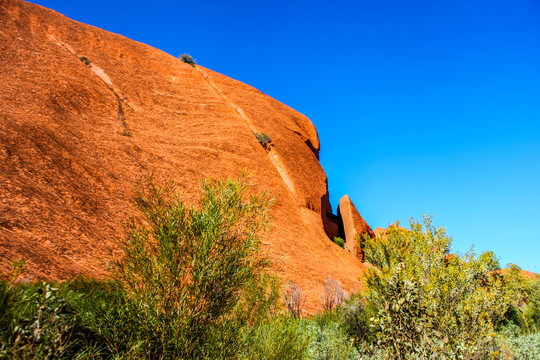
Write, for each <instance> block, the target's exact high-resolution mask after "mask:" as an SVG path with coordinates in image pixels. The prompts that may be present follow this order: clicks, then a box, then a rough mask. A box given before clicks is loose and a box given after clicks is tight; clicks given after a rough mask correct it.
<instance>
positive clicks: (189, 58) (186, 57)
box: [178, 54, 197, 67]
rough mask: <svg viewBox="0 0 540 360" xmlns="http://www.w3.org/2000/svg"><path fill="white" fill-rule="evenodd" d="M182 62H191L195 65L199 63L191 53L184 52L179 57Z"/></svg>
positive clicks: (190, 63)
mask: <svg viewBox="0 0 540 360" xmlns="http://www.w3.org/2000/svg"><path fill="white" fill-rule="evenodd" d="M178 58H179V59H180V60H181V61H182V62H185V63H186V64H189V65H191V66H193V67H195V66H196V65H197V61H196V60H195V59H194V58H193V57H192V56H191V55H189V54H182V55H180V56H179V57H178Z"/></svg>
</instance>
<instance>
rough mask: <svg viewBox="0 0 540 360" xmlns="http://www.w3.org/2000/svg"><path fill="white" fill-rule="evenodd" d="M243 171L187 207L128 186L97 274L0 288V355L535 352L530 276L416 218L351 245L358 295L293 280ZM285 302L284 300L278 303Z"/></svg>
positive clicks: (265, 203) (538, 285)
mask: <svg viewBox="0 0 540 360" xmlns="http://www.w3.org/2000/svg"><path fill="white" fill-rule="evenodd" d="M248 190H249V185H248V178H247V177H245V176H242V177H241V178H240V179H238V180H206V181H203V182H202V184H201V196H200V200H199V202H198V203H197V204H196V205H195V206H187V205H186V204H185V203H184V202H183V201H182V198H181V197H180V196H179V194H178V192H177V190H176V189H175V187H174V186H173V184H172V183H169V184H168V185H166V186H159V185H156V184H154V182H153V181H152V180H151V179H150V180H149V181H147V182H146V183H145V184H144V185H142V186H140V187H139V191H138V192H137V194H136V197H135V199H136V204H137V206H138V208H139V210H140V212H141V216H140V217H134V218H132V219H131V220H130V221H129V223H128V224H127V226H126V236H125V237H124V239H123V240H122V249H123V252H124V256H123V257H122V258H121V259H120V260H118V261H116V262H115V264H114V267H113V269H114V270H113V273H112V276H111V277H110V278H109V279H108V280H99V281H98V280H92V279H75V280H72V281H67V282H64V283H52V282H49V283H45V282H36V283H24V282H22V281H20V280H21V277H22V275H23V274H24V263H23V262H19V263H15V264H14V267H13V272H12V274H11V277H10V279H9V280H8V281H2V282H0V359H3V358H6V359H34V358H36V359H88V358H92V359H260V360H263V359H321V360H323V359H373V360H375V359H458V358H464V359H488V358H489V359H538V358H540V336H539V335H540V333H539V332H538V329H539V324H540V323H539V317H540V312H539V310H538V301H540V297H539V294H540V293H539V292H540V280H539V279H538V278H532V277H526V276H524V275H523V274H522V272H521V270H520V269H519V268H518V267H516V266H511V267H510V268H509V269H507V270H505V271H500V269H499V265H498V262H497V260H496V258H495V257H494V255H493V254H492V253H491V252H486V253H483V254H481V255H480V256H476V255H475V253H474V251H473V250H472V249H471V250H470V251H469V252H467V253H466V254H464V255H460V254H452V255H450V249H451V239H450V238H449V237H448V236H447V234H446V232H445V231H444V229H442V228H438V227H434V226H432V220H431V218H429V217H426V218H425V219H424V223H423V224H420V223H417V222H414V221H411V223H410V225H411V230H403V229H402V228H400V227H399V226H398V224H396V226H391V227H390V228H389V229H388V230H387V231H386V234H385V235H384V236H379V237H377V238H376V239H369V238H366V239H364V240H363V246H364V251H365V254H366V259H367V260H368V261H370V262H371V263H372V264H374V265H377V267H378V269H372V270H369V271H368V273H367V275H366V277H365V279H364V282H365V289H364V290H363V291H361V292H359V293H356V294H352V295H351V296H350V297H349V298H348V299H346V294H345V292H344V290H343V289H342V287H341V284H340V283H339V281H337V280H335V279H332V278H327V279H326V281H325V282H324V284H321V288H322V291H321V303H322V304H323V309H322V310H321V311H320V312H319V313H316V314H313V315H309V316H307V315H306V314H305V313H304V311H303V308H302V307H303V294H302V289H301V288H300V287H299V286H298V284H296V283H294V282H289V283H288V285H287V287H286V288H285V290H284V294H283V295H284V299H285V304H282V303H281V301H280V298H281V294H280V289H281V288H282V284H281V283H280V282H279V281H278V279H277V278H276V277H275V276H272V275H270V274H269V272H268V269H269V268H270V266H271V264H270V262H269V260H268V258H267V257H266V254H265V253H263V252H262V250H261V247H260V245H261V237H262V236H264V234H265V231H266V229H267V225H268V220H269V218H268V209H269V206H270V205H271V203H272V202H271V201H270V200H269V199H268V197H267V196H266V195H265V194H260V195H249V194H248ZM284 305H285V306H284Z"/></svg>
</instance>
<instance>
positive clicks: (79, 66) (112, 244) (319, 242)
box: [0, 0, 364, 310]
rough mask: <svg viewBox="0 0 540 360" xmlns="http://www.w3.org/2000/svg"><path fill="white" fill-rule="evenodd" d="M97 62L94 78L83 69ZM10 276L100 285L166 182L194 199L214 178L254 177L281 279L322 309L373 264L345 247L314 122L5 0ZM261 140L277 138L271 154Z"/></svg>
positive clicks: (3, 212) (1, 4)
mask: <svg viewBox="0 0 540 360" xmlns="http://www.w3.org/2000/svg"><path fill="white" fill-rule="evenodd" d="M81 56H85V57H87V58H88V59H90V61H91V64H92V67H89V66H87V65H85V64H84V63H83V62H81V61H80V60H79V57H81ZM0 73H1V76H0V89H1V90H0V272H1V273H2V274H4V275H6V274H7V273H8V272H9V268H10V264H11V262H12V261H14V260H16V259H20V258H24V259H28V260H29V273H28V275H29V277H31V278H48V279H67V278H70V277H73V276H77V275H81V274H86V275H91V276H102V275H103V274H104V273H105V272H106V270H105V269H106V266H107V263H108V261H109V260H110V258H111V254H112V253H114V251H116V250H117V239H118V238H119V237H121V236H122V234H123V229H122V225H121V224H122V222H124V221H125V220H126V219H127V218H128V216H129V215H130V214H132V213H133V211H134V208H133V204H132V202H131V196H132V191H133V188H134V186H135V184H136V182H137V181H138V180H140V179H141V178H144V177H145V176H148V175H149V174H151V173H154V176H155V177H156V178H157V179H159V180H162V181H165V180H167V179H171V178H174V179H175V181H176V182H177V184H178V185H179V186H181V187H182V189H183V190H184V191H185V197H186V199H187V200H189V201H192V200H193V199H195V196H196V193H197V184H198V181H199V180H200V179H202V178H205V177H208V176H214V177H230V176H237V175H238V174H239V172H240V170H241V169H246V170H247V171H248V172H250V173H251V174H252V175H253V182H254V183H255V190H256V191H262V190H266V191H268V192H269V194H270V195H271V196H272V197H273V198H275V200H276V205H275V206H274V208H273V209H272V215H273V230H272V232H271V236H270V239H268V241H266V245H265V246H266V249H267V250H268V251H269V253H270V254H271V256H272V258H273V259H274V263H275V270H274V271H275V272H276V273H277V274H278V275H279V276H280V277H281V278H282V279H283V280H284V281H287V280H294V281H296V282H297V283H298V284H299V285H300V287H302V288H303V289H304V292H305V293H306V296H307V298H308V303H307V308H308V310H309V309H314V308H316V307H317V306H318V303H319V301H320V293H321V292H322V284H323V282H324V280H325V278H326V277H327V276H330V277H333V278H337V279H339V280H340V281H341V282H342V283H343V285H344V288H345V289H347V290H348V291H353V290H355V289H357V288H358V286H359V282H358V277H359V276H361V274H362V272H363V269H364V266H363V265H362V264H361V262H360V261H359V260H358V259H355V258H354V257H352V256H350V254H348V253H347V252H346V251H345V250H343V249H341V248H339V247H338V246H336V245H335V244H333V243H332V242H331V241H330V240H329V239H328V237H327V235H326V233H325V231H326V232H328V233H333V232H335V224H333V223H332V222H331V221H329V220H328V219H327V217H326V213H327V212H331V208H330V204H329V201H328V189H327V179H326V175H325V172H324V170H323V169H322V167H321V165H320V164H319V162H318V152H319V139H318V136H317V131H316V129H315V127H314V126H313V124H312V123H311V122H310V121H309V119H308V118H306V117H305V116H304V115H302V114H300V113H298V112H296V111H294V110H293V109H291V108H289V107H287V106H286V105H284V104H282V103H280V102H279V101H277V100H274V99H272V98H270V97H269V96H267V95H265V94H263V93H261V92H260V91H258V90H256V89H254V88H252V87H250V86H248V85H246V84H243V83H241V82H239V81H235V80H233V79H230V78H228V77H226V76H224V75H221V74H218V73H216V72H213V71H211V70H209V69H206V68H204V67H201V66H197V67H196V68H193V67H191V66H189V65H187V64H184V63H182V62H181V61H179V60H178V59H176V58H175V57H173V56H170V55H168V54H166V53H164V52H162V51H159V50H157V49H154V48H152V47H150V46H147V45H144V44H141V43H138V42H135V41H132V40H129V39H127V38H125V37H123V36H120V35H116V34H112V33H109V32H107V31H104V30H101V29H98V28H95V27H92V26H89V25H84V24H81V23H78V22H75V21H72V20H70V19H68V18H66V17H64V16H62V15H60V14H58V13H56V12H54V11H52V10H48V9H45V8H43V7H40V6H37V5H33V4H30V3H26V2H23V1H18V0H0ZM253 131H256V132H264V133H266V134H268V135H270V137H271V139H272V146H271V148H270V150H269V151H266V150H265V149H264V148H263V147H262V146H260V144H259V143H258V142H257V140H256V139H255V137H254V135H253Z"/></svg>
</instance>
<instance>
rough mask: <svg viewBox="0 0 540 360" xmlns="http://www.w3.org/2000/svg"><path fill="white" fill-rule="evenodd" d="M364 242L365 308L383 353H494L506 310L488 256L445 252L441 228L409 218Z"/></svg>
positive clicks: (423, 355)
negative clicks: (406, 226) (366, 267)
mask: <svg viewBox="0 0 540 360" xmlns="http://www.w3.org/2000/svg"><path fill="white" fill-rule="evenodd" d="M410 225H411V230H410V231H407V230H402V229H400V228H399V227H398V226H392V227H390V228H389V229H388V231H387V233H386V236H384V237H377V238H376V239H369V238H365V239H364V251H365V254H366V259H367V261H369V262H371V263H372V264H374V265H376V266H378V267H379V270H373V269H372V270H370V271H369V273H368V275H367V277H366V279H365V283H366V291H365V299H366V311H367V312H368V314H369V317H370V324H371V326H372V329H373V332H374V333H373V336H374V338H375V340H376V343H377V345H378V347H379V350H380V351H382V352H383V353H384V354H386V355H385V356H388V357H390V358H395V359H405V358H410V357H411V356H412V357H417V358H418V357H419V358H433V357H442V358H451V359H453V358H479V357H483V356H488V355H489V354H491V353H492V352H493V353H495V352H496V345H495V332H494V324H496V323H497V322H498V321H500V319H501V318H502V315H503V314H504V313H505V311H506V309H507V296H506V293H505V289H504V287H503V282H502V279H501V277H500V276H498V275H497V272H495V271H493V270H494V269H493V264H494V263H495V262H494V261H493V256H492V254H491V255H490V254H487V255H482V256H480V257H476V256H475V254H474V251H473V250H470V251H469V252H468V253H466V254H465V255H463V256H460V255H456V254H452V255H450V253H449V249H450V246H451V238H450V237H448V236H447V234H446V232H445V230H444V229H442V228H439V227H434V226H432V219H431V218H429V217H427V216H426V217H424V227H423V226H422V225H421V224H419V223H417V222H414V221H412V220H411V222H410Z"/></svg>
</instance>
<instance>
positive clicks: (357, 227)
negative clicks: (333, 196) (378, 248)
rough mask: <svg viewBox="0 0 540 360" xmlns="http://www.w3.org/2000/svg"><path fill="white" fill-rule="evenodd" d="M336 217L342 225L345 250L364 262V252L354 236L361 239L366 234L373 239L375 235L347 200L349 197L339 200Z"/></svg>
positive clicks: (345, 196)
mask: <svg viewBox="0 0 540 360" xmlns="http://www.w3.org/2000/svg"><path fill="white" fill-rule="evenodd" d="M338 217H339V218H340V219H341V222H342V224H343V232H344V235H345V249H346V250H347V251H349V252H350V253H351V254H353V255H354V256H355V257H357V258H358V259H359V260H360V261H364V252H363V251H362V249H361V248H360V247H359V245H358V241H357V240H356V236H357V235H358V236H360V237H362V236H363V235H364V234H367V235H368V236H370V237H374V236H375V234H374V232H373V230H371V228H370V227H369V225H368V224H367V222H366V221H365V220H364V218H362V216H361V215H360V213H359V212H358V210H357V209H356V207H355V206H354V204H353V202H352V201H351V199H350V198H349V195H344V196H343V197H342V198H341V199H340V200H339V206H338Z"/></svg>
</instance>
